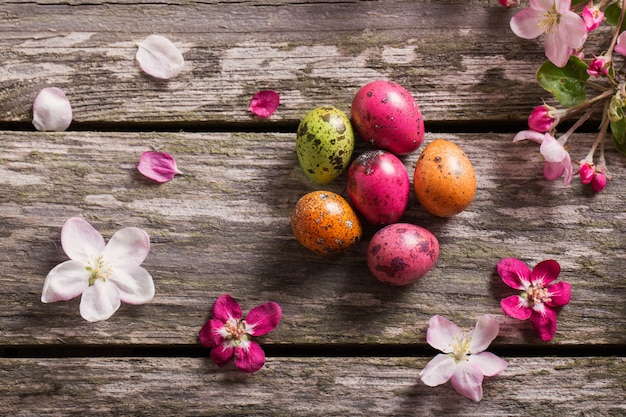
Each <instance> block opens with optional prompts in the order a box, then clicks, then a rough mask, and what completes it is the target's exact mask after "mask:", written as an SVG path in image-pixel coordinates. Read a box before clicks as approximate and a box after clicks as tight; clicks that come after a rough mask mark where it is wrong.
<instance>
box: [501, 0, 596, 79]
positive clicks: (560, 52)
mask: <svg viewBox="0 0 626 417" xmlns="http://www.w3.org/2000/svg"><path fill="white" fill-rule="evenodd" d="M571 3H572V2H571V0H530V7H528V8H526V9H524V10H522V11H520V12H519V13H517V14H516V15H515V16H513V18H512V19H511V30H513V33H515V34H516V35H517V36H519V37H520V38H524V39H535V38H537V37H539V36H540V35H542V34H545V35H546V37H545V52H546V56H547V57H548V59H549V60H550V61H551V62H552V63H553V64H554V65H556V66H557V67H564V66H565V65H566V64H567V61H568V60H569V57H570V55H571V54H572V53H573V52H574V51H576V50H577V49H580V48H581V47H582V46H583V44H584V43H585V41H586V40H587V28H586V27H585V22H584V21H583V19H582V18H581V17H580V16H579V15H578V14H576V13H574V12H572V11H571V10H570V7H571Z"/></svg>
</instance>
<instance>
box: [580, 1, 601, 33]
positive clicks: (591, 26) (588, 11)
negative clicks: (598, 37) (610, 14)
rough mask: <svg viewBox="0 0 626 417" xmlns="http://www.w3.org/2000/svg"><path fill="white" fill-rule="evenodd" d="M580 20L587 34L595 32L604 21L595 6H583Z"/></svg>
mask: <svg viewBox="0 0 626 417" xmlns="http://www.w3.org/2000/svg"><path fill="white" fill-rule="evenodd" d="M582 18H583V21H584V22H585V27H586V28H587V31H588V32H591V31H592V30H596V29H597V28H598V27H599V26H600V25H601V24H602V22H603V21H604V12H603V11H602V10H600V9H599V8H598V7H597V6H593V5H589V4H587V5H585V7H584V8H583V12H582Z"/></svg>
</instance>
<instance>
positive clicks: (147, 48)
mask: <svg viewBox="0 0 626 417" xmlns="http://www.w3.org/2000/svg"><path fill="white" fill-rule="evenodd" d="M137 46H138V49H137V55H136V59H137V62H139V66H140V67H141V69H142V70H144V72H146V73H147V74H149V75H152V76H153V77H156V78H161V79H170V78H172V77H175V76H177V75H178V74H179V73H180V71H181V70H182V69H183V65H184V63H185V60H184V59H183V54H181V53H180V51H179V50H178V48H176V46H175V45H174V44H173V43H172V42H171V41H170V40H169V39H167V38H165V37H163V36H159V35H150V36H148V37H147V38H146V39H144V41H143V42H140V43H138V44H137Z"/></svg>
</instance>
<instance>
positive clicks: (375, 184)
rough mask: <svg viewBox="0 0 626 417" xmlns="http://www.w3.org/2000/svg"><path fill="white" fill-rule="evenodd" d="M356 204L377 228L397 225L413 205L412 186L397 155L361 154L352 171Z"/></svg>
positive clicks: (350, 189) (352, 198)
mask: <svg viewBox="0 0 626 417" xmlns="http://www.w3.org/2000/svg"><path fill="white" fill-rule="evenodd" d="M347 187H348V195H349V197H350V201H351V202H352V205H353V206H354V207H355V208H356V209H357V210H358V211H359V213H361V214H362V215H363V217H365V220H367V221H368V222H370V223H371V224H375V225H384V224H391V223H395V222H397V221H398V220H400V218H401V217H402V215H403V214H404V212H405V211H406V208H407V205H408V204H409V195H410V191H411V184H410V181H409V174H408V173H407V170H406V168H405V167H404V164H403V163H402V161H400V159H398V157H397V156H395V155H394V154H392V153H390V152H386V151H383V150H380V149H377V150H371V151H367V152H364V153H362V154H361V155H359V156H358V157H357V158H356V159H355V160H354V161H353V162H352V164H351V165H350V169H349V170H348V181H347Z"/></svg>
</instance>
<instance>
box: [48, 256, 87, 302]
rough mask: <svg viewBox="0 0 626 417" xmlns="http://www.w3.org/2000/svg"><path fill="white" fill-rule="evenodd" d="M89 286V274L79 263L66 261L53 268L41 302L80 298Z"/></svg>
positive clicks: (49, 273)
mask: <svg viewBox="0 0 626 417" xmlns="http://www.w3.org/2000/svg"><path fill="white" fill-rule="evenodd" d="M88 286H89V273H88V272H87V270H86V269H85V265H84V264H83V263H82V262H79V261H65V262H63V263H62V264H59V265H57V266H55V267H54V268H52V270H51V271H50V272H48V275H47V276H46V280H45V281H44V284H43V291H42V293H41V301H42V302H43V303H52V302H55V301H65V300H71V299H72V298H75V297H78V296H79V295H81V294H82V293H83V291H85V290H86V289H87V287H88Z"/></svg>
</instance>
